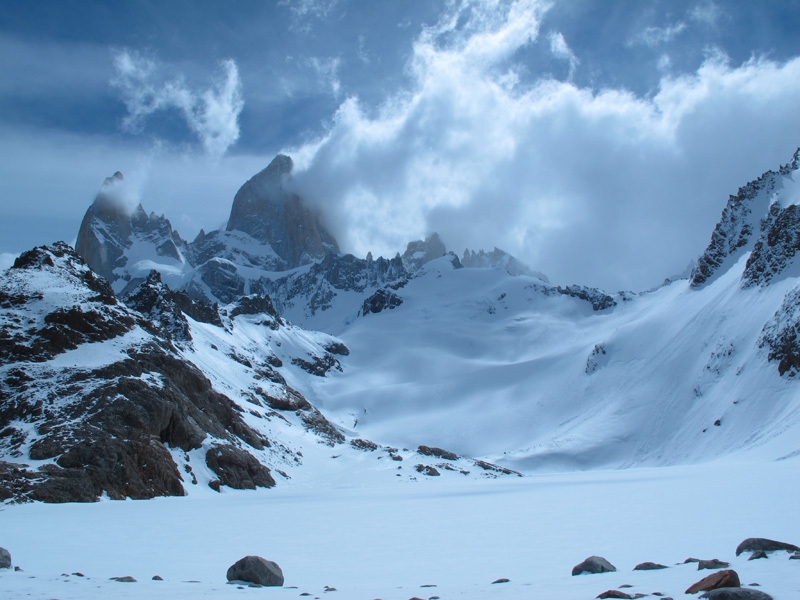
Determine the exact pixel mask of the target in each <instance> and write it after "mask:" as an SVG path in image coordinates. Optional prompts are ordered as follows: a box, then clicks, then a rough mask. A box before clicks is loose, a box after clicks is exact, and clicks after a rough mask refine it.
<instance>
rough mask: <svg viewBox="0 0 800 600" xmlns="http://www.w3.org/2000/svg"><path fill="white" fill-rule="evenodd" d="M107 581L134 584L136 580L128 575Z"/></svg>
mask: <svg viewBox="0 0 800 600" xmlns="http://www.w3.org/2000/svg"><path fill="white" fill-rule="evenodd" d="M109 581H118V582H120V583H136V578H134V577H131V576H130V575H125V576H124V577H110V578H109Z"/></svg>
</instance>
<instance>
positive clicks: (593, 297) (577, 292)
mask: <svg viewBox="0 0 800 600" xmlns="http://www.w3.org/2000/svg"><path fill="white" fill-rule="evenodd" d="M556 291H557V292H558V293H559V294H564V295H565V296H571V297H573V298H579V299H581V300H586V301H587V302H589V303H591V305H592V310H595V311H597V310H605V309H607V308H611V307H613V306H616V305H617V301H616V300H614V298H613V297H612V296H609V295H608V294H606V293H605V292H604V291H602V290H598V289H596V288H588V287H585V286H582V285H568V286H567V287H561V286H558V288H556Z"/></svg>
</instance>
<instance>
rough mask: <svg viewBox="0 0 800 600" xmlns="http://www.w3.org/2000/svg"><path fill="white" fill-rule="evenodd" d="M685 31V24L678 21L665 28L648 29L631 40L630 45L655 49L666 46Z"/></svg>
mask: <svg viewBox="0 0 800 600" xmlns="http://www.w3.org/2000/svg"><path fill="white" fill-rule="evenodd" d="M685 30H686V23H684V22H682V21H678V22H677V23H674V24H672V25H667V26H666V27H648V28H646V29H645V30H644V31H642V32H641V33H640V34H639V35H637V36H636V37H635V38H634V39H633V40H631V45H634V44H644V45H645V46H650V47H656V46H660V45H662V44H666V43H667V42H669V41H671V40H672V39H673V38H675V37H676V36H677V35H679V34H680V33H682V32H683V31H685Z"/></svg>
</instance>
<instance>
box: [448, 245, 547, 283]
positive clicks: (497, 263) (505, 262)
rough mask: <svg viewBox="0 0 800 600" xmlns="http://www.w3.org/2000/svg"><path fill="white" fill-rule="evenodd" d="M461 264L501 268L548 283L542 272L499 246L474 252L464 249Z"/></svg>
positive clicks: (475, 267)
mask: <svg viewBox="0 0 800 600" xmlns="http://www.w3.org/2000/svg"><path fill="white" fill-rule="evenodd" d="M461 264H462V265H463V266H464V267H465V268H467V269H486V268H498V269H503V270H504V271H506V273H508V274H509V275H528V276H530V277H536V278H537V279H541V280H542V281H544V282H545V283H550V280H549V279H548V278H547V276H546V275H545V274H544V273H540V272H538V271H533V270H532V269H531V268H530V267H528V265H526V264H525V263H523V262H522V261H520V260H518V259H516V258H514V257H513V256H511V255H510V254H509V253H508V252H504V251H503V250H500V249H499V248H494V250H492V251H491V252H485V251H484V250H479V251H478V252H475V251H474V250H469V249H466V250H464V255H463V256H462V257H461Z"/></svg>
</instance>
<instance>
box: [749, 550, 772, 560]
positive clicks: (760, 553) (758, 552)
mask: <svg viewBox="0 0 800 600" xmlns="http://www.w3.org/2000/svg"><path fill="white" fill-rule="evenodd" d="M759 558H768V556H767V553H766V552H764V551H763V550H756V551H755V552H753V553H752V554H751V555H750V558H748V559H747V560H757V559H759Z"/></svg>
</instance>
